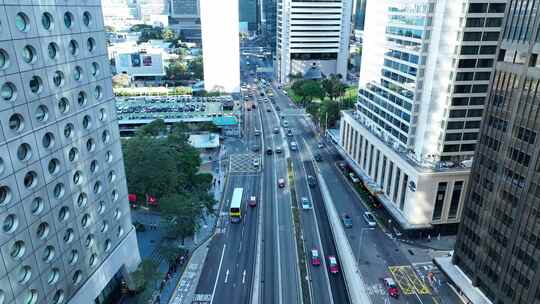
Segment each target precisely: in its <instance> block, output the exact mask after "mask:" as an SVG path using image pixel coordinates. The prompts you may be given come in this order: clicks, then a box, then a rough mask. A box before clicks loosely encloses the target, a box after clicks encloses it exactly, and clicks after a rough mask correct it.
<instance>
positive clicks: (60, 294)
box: [52, 289, 65, 304]
mask: <svg viewBox="0 0 540 304" xmlns="http://www.w3.org/2000/svg"><path fill="white" fill-rule="evenodd" d="M64 298H65V293H64V291H63V290H62V289H58V290H57V291H56V292H55V293H54V296H53V298H52V299H53V304H61V303H64Z"/></svg>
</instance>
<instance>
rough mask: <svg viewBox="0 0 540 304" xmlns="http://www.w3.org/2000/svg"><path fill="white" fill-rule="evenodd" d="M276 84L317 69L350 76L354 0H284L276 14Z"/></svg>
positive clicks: (327, 73)
mask: <svg viewBox="0 0 540 304" xmlns="http://www.w3.org/2000/svg"><path fill="white" fill-rule="evenodd" d="M277 14H278V17H277V32H276V35H277V49H276V56H277V60H276V66H275V67H274V68H275V70H276V75H277V80H278V81H279V82H281V83H287V82H288V81H289V76H290V75H291V74H298V73H301V74H304V72H306V71H307V70H308V69H309V68H310V67H311V66H312V65H314V64H315V65H317V66H318V68H319V69H320V70H321V72H322V73H323V74H324V75H330V74H340V75H341V76H342V77H346V75H347V62H348V58H349V38H350V34H351V16H352V0H328V1H319V0H317V1H314V0H302V1H296V0H283V1H280V2H278V10H277Z"/></svg>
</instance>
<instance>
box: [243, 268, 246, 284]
mask: <svg viewBox="0 0 540 304" xmlns="http://www.w3.org/2000/svg"><path fill="white" fill-rule="evenodd" d="M245 283H246V270H245V269H244V272H243V273H242V284H245Z"/></svg>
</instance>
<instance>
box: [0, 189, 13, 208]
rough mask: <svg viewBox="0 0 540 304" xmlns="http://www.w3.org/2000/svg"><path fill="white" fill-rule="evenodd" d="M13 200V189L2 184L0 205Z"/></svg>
mask: <svg viewBox="0 0 540 304" xmlns="http://www.w3.org/2000/svg"><path fill="white" fill-rule="evenodd" d="M10 200H11V189H9V187H8V186H0V205H5V204H7V203H9V201H10Z"/></svg>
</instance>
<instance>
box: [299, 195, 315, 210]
mask: <svg viewBox="0 0 540 304" xmlns="http://www.w3.org/2000/svg"><path fill="white" fill-rule="evenodd" d="M300 201H301V202H302V209H304V210H308V209H311V208H312V207H313V206H312V205H311V202H310V201H309V200H308V198H307V197H305V196H303V197H302V198H301V199H300Z"/></svg>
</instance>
